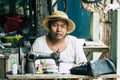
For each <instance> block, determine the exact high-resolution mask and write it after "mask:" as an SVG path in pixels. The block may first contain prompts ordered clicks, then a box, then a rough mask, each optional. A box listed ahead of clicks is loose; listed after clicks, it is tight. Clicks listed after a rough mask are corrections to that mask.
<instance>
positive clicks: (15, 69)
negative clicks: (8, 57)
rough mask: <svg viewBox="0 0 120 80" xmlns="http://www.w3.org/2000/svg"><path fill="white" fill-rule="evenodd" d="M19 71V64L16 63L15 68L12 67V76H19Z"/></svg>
mask: <svg viewBox="0 0 120 80" xmlns="http://www.w3.org/2000/svg"><path fill="white" fill-rule="evenodd" d="M17 70H18V67H17V63H16V61H14V63H13V67H12V74H13V75H16V74H17Z"/></svg>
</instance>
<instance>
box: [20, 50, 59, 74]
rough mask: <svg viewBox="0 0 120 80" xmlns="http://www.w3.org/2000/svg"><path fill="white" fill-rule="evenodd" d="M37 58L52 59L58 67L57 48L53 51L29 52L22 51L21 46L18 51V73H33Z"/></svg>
mask: <svg viewBox="0 0 120 80" xmlns="http://www.w3.org/2000/svg"><path fill="white" fill-rule="evenodd" d="M37 59H54V60H55V63H56V65H57V66H58V67H59V64H60V52H59V50H58V51H56V52H53V53H43V52H29V53H23V51H22V48H20V52H19V64H20V66H21V67H20V68H21V69H20V71H21V72H20V73H22V74H26V73H28V74H29V73H32V74H34V73H35V70H36V69H35V63H34V62H35V60H37Z"/></svg>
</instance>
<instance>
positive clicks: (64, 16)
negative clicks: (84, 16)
mask: <svg viewBox="0 0 120 80" xmlns="http://www.w3.org/2000/svg"><path fill="white" fill-rule="evenodd" d="M53 19H63V20H66V21H67V22H68V31H67V33H71V32H73V31H74V29H75V24H74V22H73V21H72V20H71V19H69V18H68V16H67V14H66V13H64V12H62V11H55V12H53V14H52V15H50V16H47V17H45V18H44V19H43V21H42V25H43V28H45V29H46V30H49V29H48V26H49V25H48V21H50V20H53Z"/></svg>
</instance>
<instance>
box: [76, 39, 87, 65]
mask: <svg viewBox="0 0 120 80" xmlns="http://www.w3.org/2000/svg"><path fill="white" fill-rule="evenodd" d="M75 49H76V56H75V57H76V59H75V60H76V64H80V63H83V62H87V58H86V55H85V53H84V50H83V46H82V44H81V42H80V40H79V39H77V40H76V48H75Z"/></svg>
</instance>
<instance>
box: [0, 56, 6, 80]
mask: <svg viewBox="0 0 120 80" xmlns="http://www.w3.org/2000/svg"><path fill="white" fill-rule="evenodd" d="M5 68H6V67H5V56H4V55H2V54H0V80H1V79H5V77H6V69H5Z"/></svg>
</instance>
